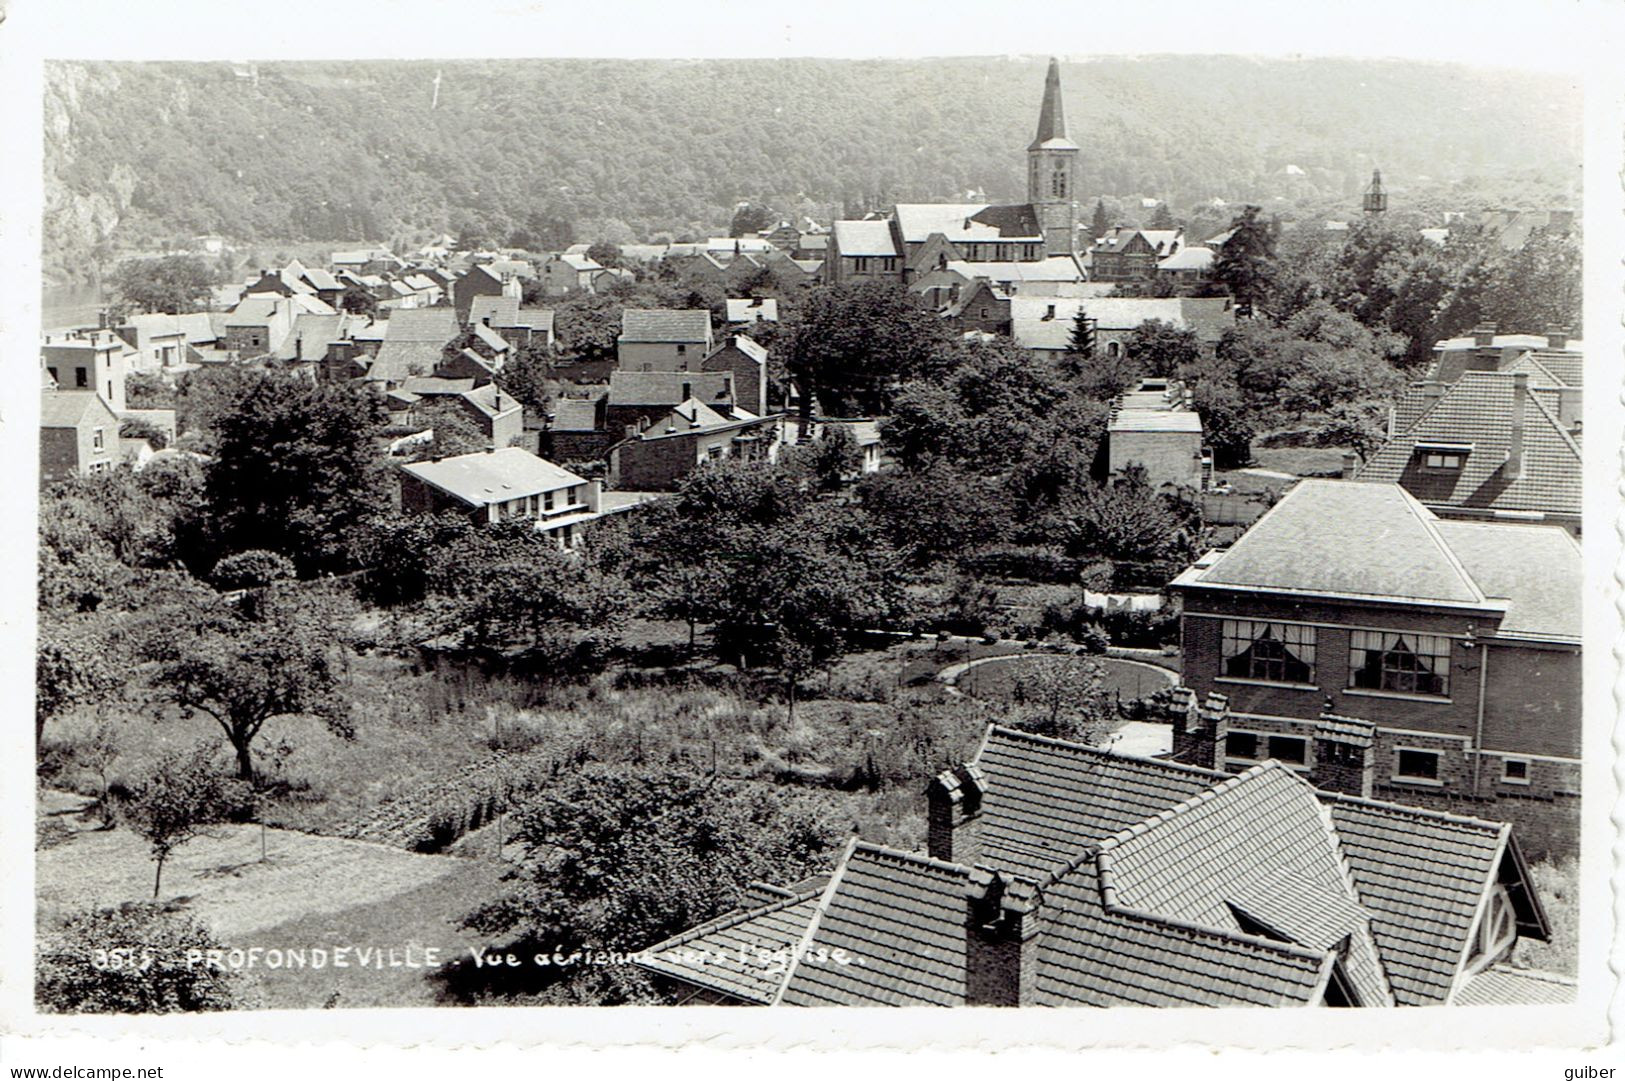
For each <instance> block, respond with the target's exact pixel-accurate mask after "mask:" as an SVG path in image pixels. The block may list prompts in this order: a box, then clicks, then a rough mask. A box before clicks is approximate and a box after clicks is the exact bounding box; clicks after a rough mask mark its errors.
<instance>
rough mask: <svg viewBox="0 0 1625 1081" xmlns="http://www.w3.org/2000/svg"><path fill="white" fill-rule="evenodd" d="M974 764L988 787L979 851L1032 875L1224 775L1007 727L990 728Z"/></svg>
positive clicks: (1141, 819) (991, 859) (1191, 794)
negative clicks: (1105, 752) (1097, 749)
mask: <svg viewBox="0 0 1625 1081" xmlns="http://www.w3.org/2000/svg"><path fill="white" fill-rule="evenodd" d="M974 764H975V765H976V766H977V767H978V768H980V769H981V771H982V773H983V775H984V776H985V777H986V778H987V790H988V794H987V798H986V801H985V803H984V804H983V807H982V837H981V850H980V851H981V854H980V856H979V857H978V858H979V859H981V860H984V861H989V862H992V863H993V864H995V865H997V866H999V867H1004V868H1008V869H1010V870H1011V871H1013V872H1015V873H1016V874H1024V875H1029V876H1036V875H1043V874H1047V873H1049V872H1050V871H1052V870H1054V869H1055V868H1056V867H1058V866H1060V865H1062V864H1065V863H1066V862H1067V861H1068V860H1070V859H1071V858H1072V857H1073V856H1075V855H1076V854H1077V853H1078V852H1081V851H1082V850H1083V849H1084V848H1085V847H1086V846H1088V845H1091V844H1097V843H1099V842H1100V841H1103V840H1105V839H1106V838H1107V837H1110V836H1111V835H1112V834H1114V833H1116V832H1118V831H1119V830H1122V829H1124V828H1126V827H1128V826H1131V825H1133V824H1134V823H1136V822H1143V821H1144V820H1145V819H1147V818H1150V817H1151V816H1152V815H1155V814H1158V813H1159V812H1162V811H1166V810H1168V809H1169V808H1170V807H1174V806H1177V805H1178V804H1180V803H1182V802H1183V801H1185V800H1187V799H1189V798H1190V797H1192V796H1194V795H1195V794H1196V793H1198V792H1200V791H1202V790H1203V789H1205V788H1208V787H1211V786H1212V785H1213V784H1215V783H1217V782H1218V781H1220V780H1223V779H1224V778H1225V776H1226V775H1225V774H1223V773H1215V772H1212V771H1210V770H1202V769H1196V768H1195V767H1191V766H1177V765H1172V764H1170V763H1165V762H1158V761H1154V760H1152V759H1147V758H1131V757H1129V756H1127V755H1107V754H1103V753H1100V752H1091V751H1088V750H1086V749H1084V748H1080V747H1079V746H1078V745H1077V744H1074V743H1066V742H1063V741H1061V740H1054V739H1046V738H1045V737H1043V736H1034V735H1029V734H1027V733H1025V732H1017V731H1015V730H1014V729H1009V728H994V729H992V730H991V731H990V732H989V733H988V736H987V739H986V741H985V742H984V743H983V744H982V748H981V750H980V751H978V752H977V755H976V758H975V760H974Z"/></svg>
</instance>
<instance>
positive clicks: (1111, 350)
mask: <svg viewBox="0 0 1625 1081" xmlns="http://www.w3.org/2000/svg"><path fill="white" fill-rule="evenodd" d="M1122 352H1123V345H1122V343H1121V342H1109V343H1107V345H1106V355H1107V356H1108V357H1117V356H1120V355H1121V354H1122Z"/></svg>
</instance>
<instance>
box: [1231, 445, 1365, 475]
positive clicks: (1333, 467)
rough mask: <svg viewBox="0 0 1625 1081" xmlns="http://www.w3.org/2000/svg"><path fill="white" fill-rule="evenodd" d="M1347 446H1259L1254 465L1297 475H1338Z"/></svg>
mask: <svg viewBox="0 0 1625 1081" xmlns="http://www.w3.org/2000/svg"><path fill="white" fill-rule="evenodd" d="M1347 449H1348V448H1347V447H1259V448H1257V449H1255V450H1254V451H1253V465H1255V466H1256V467H1258V468H1259V469H1272V470H1274V471H1275V472H1277V473H1291V474H1292V475H1293V476H1295V477H1316V476H1338V475H1340V474H1341V473H1342V472H1343V452H1344V451H1346V450H1347Z"/></svg>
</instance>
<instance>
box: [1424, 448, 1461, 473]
mask: <svg viewBox="0 0 1625 1081" xmlns="http://www.w3.org/2000/svg"><path fill="white" fill-rule="evenodd" d="M1461 460H1462V456H1461V455H1460V454H1441V453H1434V452H1429V453H1428V455H1427V458H1426V462H1427V467H1428V468H1429V469H1460V468H1461Z"/></svg>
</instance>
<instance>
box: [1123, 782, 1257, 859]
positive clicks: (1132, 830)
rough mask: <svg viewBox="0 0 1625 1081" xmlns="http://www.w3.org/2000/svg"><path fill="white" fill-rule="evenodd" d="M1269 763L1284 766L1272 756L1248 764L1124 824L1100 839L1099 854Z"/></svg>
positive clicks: (1205, 800)
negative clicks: (1223, 778) (1154, 811)
mask: <svg viewBox="0 0 1625 1081" xmlns="http://www.w3.org/2000/svg"><path fill="white" fill-rule="evenodd" d="M1271 765H1274V766H1275V768H1277V769H1284V768H1285V767H1283V766H1280V765H1279V764H1278V763H1276V762H1275V760H1274V759H1273V758H1272V759H1269V760H1268V761H1264V762H1260V763H1258V764H1257V765H1256V766H1248V767H1247V768H1246V769H1244V770H1242V771H1241V772H1240V773H1235V774H1231V775H1229V776H1228V777H1227V778H1226V779H1225V780H1223V781H1221V782H1219V783H1218V784H1216V785H1214V786H1213V787H1211V788H1204V789H1202V791H1200V792H1198V793H1196V794H1195V795H1194V796H1187V797H1186V798H1185V799H1182V800H1180V801H1179V802H1178V803H1176V804H1174V805H1173V806H1172V807H1166V808H1164V809H1162V810H1160V811H1158V812H1157V813H1156V814H1154V815H1152V816H1151V817H1150V818H1145V819H1141V820H1140V821H1138V822H1135V823H1132V824H1130V825H1128V826H1124V827H1123V828H1122V829H1120V830H1118V831H1117V832H1116V833H1114V834H1112V835H1111V836H1109V837H1106V838H1104V839H1103V840H1101V841H1100V843H1099V849H1100V854H1101V855H1105V854H1106V853H1108V852H1110V851H1112V850H1114V849H1116V848H1117V847H1119V846H1120V845H1122V844H1123V843H1124V842H1125V841H1128V840H1130V839H1131V838H1134V837H1139V836H1142V835H1143V834H1146V833H1149V832H1150V831H1151V830H1153V829H1155V828H1156V827H1157V826H1160V825H1162V824H1163V823H1165V822H1169V821H1171V820H1172V819H1174V818H1175V817H1177V816H1178V815H1180V814H1183V813H1184V812H1186V811H1189V810H1192V809H1193V808H1195V807H1196V806H1197V805H1199V804H1202V803H1210V802H1212V801H1213V800H1215V799H1217V798H1218V797H1219V795H1220V794H1221V793H1224V792H1228V791H1230V790H1232V789H1234V788H1236V787H1237V786H1239V785H1240V784H1241V783H1242V782H1244V781H1251V780H1252V779H1253V778H1255V777H1258V776H1261V775H1262V774H1263V772H1264V771H1265V770H1267V769H1269V768H1270V767H1271Z"/></svg>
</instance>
